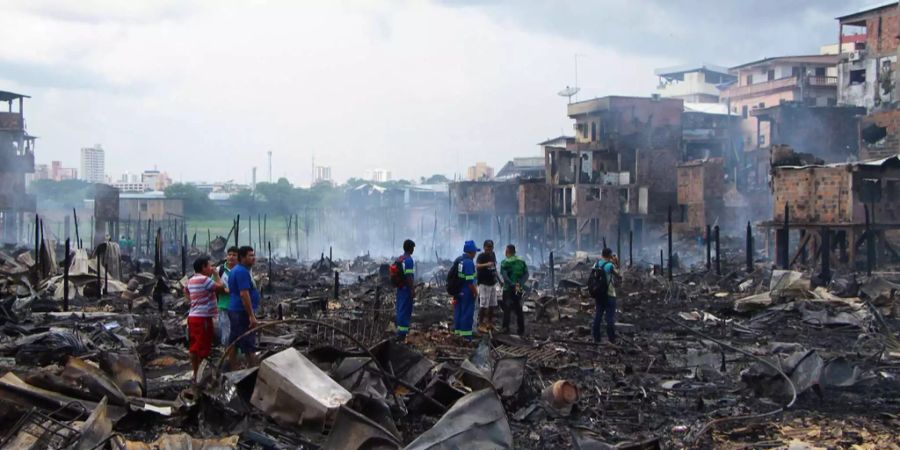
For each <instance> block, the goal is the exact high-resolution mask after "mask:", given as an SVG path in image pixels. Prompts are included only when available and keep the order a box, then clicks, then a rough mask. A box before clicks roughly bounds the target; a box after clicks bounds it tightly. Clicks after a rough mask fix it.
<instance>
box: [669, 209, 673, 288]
mask: <svg viewBox="0 0 900 450" xmlns="http://www.w3.org/2000/svg"><path fill="white" fill-rule="evenodd" d="M668 219H669V253H668V254H669V281H672V269H673V268H674V264H673V261H672V207H671V206H669V215H668Z"/></svg>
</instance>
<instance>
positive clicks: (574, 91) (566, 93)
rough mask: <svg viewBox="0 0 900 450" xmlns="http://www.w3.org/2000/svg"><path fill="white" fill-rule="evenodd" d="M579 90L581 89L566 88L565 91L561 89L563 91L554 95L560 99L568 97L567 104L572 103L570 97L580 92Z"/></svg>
mask: <svg viewBox="0 0 900 450" xmlns="http://www.w3.org/2000/svg"><path fill="white" fill-rule="evenodd" d="M580 90H581V88H579V87H574V86H566V88H565V89H563V90H561V91H559V92H557V93H556V95H559V96H560V97H568V98H569V103H572V97H573V96H574V95H575V94H577V93H578V91H580Z"/></svg>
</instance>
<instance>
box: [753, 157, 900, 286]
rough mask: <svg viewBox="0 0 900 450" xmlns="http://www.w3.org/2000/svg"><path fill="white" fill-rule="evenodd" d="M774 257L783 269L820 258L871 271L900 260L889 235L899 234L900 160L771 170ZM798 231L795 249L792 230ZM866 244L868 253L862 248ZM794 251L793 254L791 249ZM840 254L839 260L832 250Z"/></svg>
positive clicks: (783, 167) (781, 167)
mask: <svg viewBox="0 0 900 450" xmlns="http://www.w3.org/2000/svg"><path fill="white" fill-rule="evenodd" d="M772 192H773V196H774V202H773V207H774V209H773V216H772V217H773V219H772V221H770V222H767V223H765V224H764V225H763V226H764V227H767V228H770V229H772V230H776V232H775V254H776V255H777V261H778V264H779V266H780V267H785V268H788V267H790V266H793V265H794V264H796V263H797V262H806V261H805V259H806V257H807V256H808V255H819V257H820V258H822V261H823V262H824V264H823V265H824V269H823V271H824V272H826V273H827V272H828V267H829V266H830V264H831V261H832V260H834V261H835V262H840V263H843V264H848V265H850V266H851V267H856V266H860V267H861V264H862V261H860V258H859V257H858V255H866V258H865V259H864V260H865V261H866V263H867V264H868V265H869V267H870V268H871V267H872V265H874V264H875V261H876V260H877V258H879V256H890V257H891V258H892V259H895V260H897V259H900V255H898V253H897V250H896V244H892V242H891V239H890V233H889V232H890V231H892V230H897V229H900V157H898V156H897V155H895V156H891V157H889V158H884V159H880V160H871V161H865V162H854V163H843V164H826V165H805V166H776V167H773V169H772ZM792 230H793V231H798V232H799V236H798V237H797V239H799V241H794V242H797V245H796V246H791V245H790V243H791V236H790V231H792ZM864 243H865V244H866V253H862V252H861V251H860V247H861V246H862V245H863V244H864ZM792 249H793V250H792ZM835 249H837V253H838V254H837V255H836V256H834V255H832V251H833V250H835Z"/></svg>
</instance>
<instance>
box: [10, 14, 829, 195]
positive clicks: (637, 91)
mask: <svg viewBox="0 0 900 450" xmlns="http://www.w3.org/2000/svg"><path fill="white" fill-rule="evenodd" d="M828 2H830V0H827V1H826V3H827V5H833V4H834V3H835V2H831V3H828ZM827 5H826V6H827ZM682 9H683V11H682ZM755 9H758V10H760V12H758V14H765V17H763V18H760V20H759V21H758V22H759V23H744V22H754V21H756V19H755V18H754V17H753V16H752V15H750V14H749V12H748V11H747V10H746V9H740V8H738V7H736V6H734V5H731V3H728V2H726V4H724V5H718V6H713V5H712V4H711V3H704V2H697V1H695V2H690V3H686V4H685V3H682V2H673V3H671V4H669V3H664V2H655V3H649V4H646V3H640V4H632V3H626V2H624V1H618V0H617V1H611V2H603V3H600V4H595V3H593V2H584V3H581V2H572V1H561V2H552V3H551V2H547V3H537V2H535V3H519V2H516V3H512V2H504V1H497V2H470V3H468V4H464V5H462V6H460V5H459V4H456V3H454V4H453V5H446V4H440V3H437V4H436V3H431V2H422V1H404V2H393V1H371V2H316V1H309V2H289V1H271V2H265V1H258V2H206V1H197V2H168V1H166V2H162V3H159V2H114V3H106V2H93V1H91V2H77V3H71V2H65V3H63V2H59V3H58V2H47V1H40V2H37V3H34V2H25V3H21V4H11V5H6V6H3V7H2V9H0V40H2V41H3V42H4V43H5V45H4V46H0V89H6V90H16V91H21V92H23V93H26V94H29V95H32V98H31V99H30V101H29V104H28V106H27V107H26V116H27V120H28V125H29V129H30V131H31V132H32V133H34V134H37V135H39V136H41V141H40V142H39V146H38V160H39V161H49V160H51V159H61V160H63V162H64V163H65V164H71V165H75V164H76V163H77V158H78V149H79V148H81V147H83V146H86V145H92V144H94V143H101V144H103V146H104V148H106V149H107V155H108V156H107V167H108V169H109V170H108V171H109V172H110V173H111V174H117V173H121V172H124V171H129V172H132V173H133V172H136V171H140V170H143V169H147V168H152V167H154V166H157V167H158V168H159V169H161V170H165V171H168V172H169V173H170V175H172V176H173V177H175V178H176V179H184V180H226V179H235V180H238V181H249V178H250V173H251V168H252V167H254V166H256V167H259V172H258V173H259V174H260V177H261V178H263V179H265V177H266V175H267V174H266V173H265V170H266V167H267V164H266V152H267V151H269V150H271V151H272V152H273V165H274V173H273V177H274V178H278V177H281V176H286V177H287V178H288V179H289V180H291V181H292V182H294V183H304V184H305V183H308V182H309V179H310V172H311V167H310V165H311V161H312V157H313V155H315V158H316V161H317V163H319V164H323V165H330V166H332V168H333V174H334V176H335V177H336V178H338V179H339V180H343V179H346V178H349V177H354V176H357V177H358V176H361V175H362V174H363V173H364V171H365V170H366V169H370V168H376V167H377V168H386V169H389V170H391V171H392V172H393V173H394V174H395V176H400V177H405V178H414V177H415V178H417V177H419V176H428V175H431V174H433V173H443V174H448V175H449V174H453V173H457V172H459V173H464V171H465V168H466V166H469V165H472V164H474V163H475V162H476V161H486V162H488V163H489V164H491V165H493V166H494V167H495V168H497V169H499V167H501V166H502V165H503V163H505V162H506V161H507V160H509V159H511V158H512V157H515V156H527V155H537V154H538V147H537V145H536V143H537V142H540V141H542V140H544V139H546V138H549V137H553V136H557V135H559V134H562V133H569V134H570V133H571V121H570V120H568V118H567V117H566V115H565V99H564V98H561V97H559V96H557V95H556V92H557V91H559V90H560V89H562V88H563V87H565V86H566V85H571V84H573V83H574V78H575V73H574V72H575V70H574V69H575V68H574V55H575V54H576V53H577V54H579V55H582V56H580V57H579V58H578V78H579V84H580V85H581V87H582V89H583V90H582V93H580V94H579V96H580V98H582V99H584V98H589V97H593V96H600V95H611V94H617V95H649V94H650V93H651V92H652V91H653V89H654V87H655V85H656V79H655V77H654V76H653V69H654V68H656V67H664V66H668V65H673V64H678V63H681V62H690V61H693V58H692V57H697V58H700V59H702V60H703V61H708V62H720V63H723V64H730V63H734V62H742V61H743V59H753V58H756V57H759V56H771V55H772V54H776V53H775V52H774V50H777V49H778V48H783V49H784V52H787V51H790V50H792V49H793V47H792V46H799V45H806V44H798V43H795V42H793V41H792V40H791V39H792V38H797V39H800V38H799V37H798V36H800V35H802V34H804V33H805V34H815V33H818V31H815V32H813V31H810V30H812V27H813V26H814V25H815V26H816V27H818V25H817V24H819V23H820V22H821V23H825V30H824V31H823V32H822V33H823V36H824V35H827V36H832V35H835V33H834V31H835V28H834V26H832V25H831V24H830V22H829V20H830V21H832V22H833V20H832V19H828V17H830V16H831V15H832V13H831V12H830V10H829V9H828V8H827V7H823V8H822V10H818V9H816V8H814V7H813V6H812V4H811V3H800V4H799V6H793V3H787V4H785V5H782V7H781V9H784V10H786V11H785V14H786V15H790V14H793V15H796V16H797V17H796V18H795V19H793V25H791V23H792V22H791V21H790V20H788V19H782V18H779V17H778V16H777V15H775V14H774V13H768V12H766V11H763V10H765V9H766V8H764V7H759V8H755ZM842 12H843V11H842ZM762 19H765V20H762ZM719 22H721V23H719ZM738 22H740V23H738ZM835 26H836V25H835ZM791 27H795V28H796V30H793V29H792V28H791ZM816 29H817V28H816ZM785 30H791V31H790V33H787V34H785V33H786V32H785ZM770 35H771V36H770ZM775 35H779V36H780V37H778V36H775ZM816 40H817V38H803V39H800V40H799V41H797V42H813V41H816ZM770 41H771V42H772V44H768V42H770ZM779 41H780V44H778V45H780V47H777V46H776V44H775V43H776V42H779ZM758 42H762V44H756V43H758ZM826 42H827V40H826ZM826 42H822V43H826ZM816 45H818V43H816ZM767 46H768V47H767ZM767 49H771V51H773V53H766V52H767V51H770V50H767ZM726 50H727V51H726ZM751 53H754V54H753V55H752V56H747V55H750V54H751ZM777 53H778V54H780V53H783V52H777ZM726 56H727V57H728V58H732V59H736V60H737V61H733V60H726V61H722V59H726V58H725V57H726ZM720 58H721V59H720ZM710 60H711V61H710Z"/></svg>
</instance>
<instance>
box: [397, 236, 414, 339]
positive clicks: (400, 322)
mask: <svg viewBox="0 0 900 450" xmlns="http://www.w3.org/2000/svg"><path fill="white" fill-rule="evenodd" d="M415 248H416V243H415V242H413V241H412V240H410V239H407V240H405V241H403V256H401V257H400V259H402V261H403V285H401V286H400V287H398V288H397V340H399V341H405V340H406V335H407V333H409V323H410V321H411V320H412V310H413V301H415V299H416V282H415V275H416V262H415V261H413V258H412V254H413V250H415Z"/></svg>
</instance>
